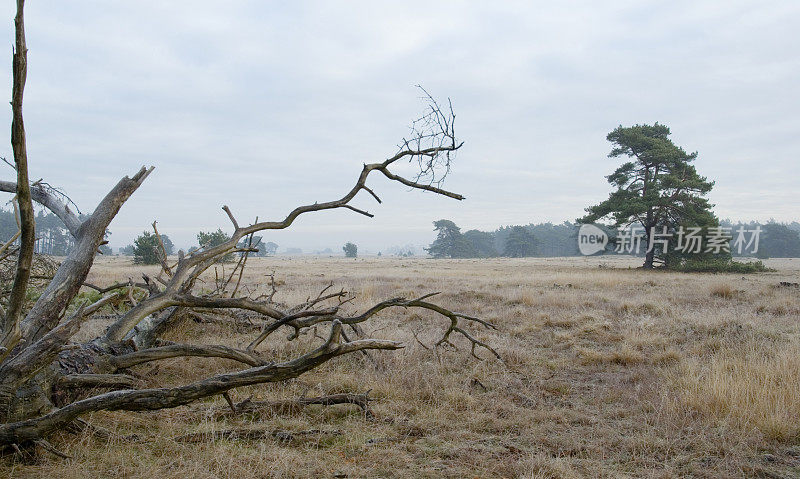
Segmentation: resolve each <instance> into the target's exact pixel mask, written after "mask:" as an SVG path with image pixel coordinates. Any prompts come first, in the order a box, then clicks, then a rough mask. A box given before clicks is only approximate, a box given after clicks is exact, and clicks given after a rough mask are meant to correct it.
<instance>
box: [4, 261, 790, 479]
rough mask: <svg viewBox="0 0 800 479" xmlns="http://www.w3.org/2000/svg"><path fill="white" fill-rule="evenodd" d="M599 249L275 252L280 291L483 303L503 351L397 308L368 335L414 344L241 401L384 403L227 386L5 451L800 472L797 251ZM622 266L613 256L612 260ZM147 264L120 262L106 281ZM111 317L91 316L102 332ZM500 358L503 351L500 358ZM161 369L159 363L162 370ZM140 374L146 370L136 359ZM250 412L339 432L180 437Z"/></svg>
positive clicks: (111, 469)
mask: <svg viewBox="0 0 800 479" xmlns="http://www.w3.org/2000/svg"><path fill="white" fill-rule="evenodd" d="M602 263H604V267H603V268H600V267H599V266H600V264H601V262H600V261H599V260H596V259H593V258H588V259H587V258H568V259H519V260H511V259H498V260H453V261H447V260H428V259H392V258H379V259H360V258H359V259H357V260H348V259H343V258H326V259H306V258H264V259H257V260H256V261H253V264H252V266H253V267H252V269H251V270H250V272H249V273H248V274H247V275H246V283H247V287H248V288H249V289H250V290H251V291H256V290H259V291H260V290H264V288H265V287H266V284H267V278H266V276H265V275H266V274H268V273H269V272H271V271H273V270H275V271H276V276H277V278H278V279H279V280H280V281H283V282H285V284H284V285H283V286H281V288H280V292H279V294H278V296H277V297H276V299H278V300H280V301H285V302H287V303H291V302H297V301H301V300H303V299H305V298H306V297H307V296H309V295H312V294H315V293H316V292H317V291H318V290H319V289H321V288H322V287H324V286H325V285H326V284H328V283H329V282H330V281H334V282H336V283H337V285H341V286H343V287H345V288H346V289H348V290H349V291H353V292H355V293H357V294H359V298H358V300H357V301H356V302H355V304H354V305H353V307H354V309H359V310H363V308H364V307H366V306H367V305H368V303H369V302H372V301H378V300H381V299H384V298H389V297H394V296H397V295H408V296H411V295H414V294H422V293H425V292H430V291H442V292H443V294H442V295H441V296H440V298H439V301H440V302H441V303H443V304H445V305H447V306H450V307H452V308H454V309H457V310H460V311H462V312H465V313H470V314H474V315H479V316H481V317H484V318H486V319H489V320H491V321H494V322H495V323H496V324H497V325H498V326H499V331H497V332H488V331H484V330H480V329H473V331H474V332H475V334H477V335H478V337H479V338H480V339H482V340H485V341H487V342H489V343H491V344H492V345H494V346H495V347H496V348H497V349H498V351H499V352H500V354H501V355H502V356H503V358H504V360H505V362H506V365H503V364H501V363H500V362H498V361H492V360H488V359H487V360H485V361H476V360H474V359H471V358H470V357H469V354H468V350H466V349H465V348H464V346H465V345H463V344H459V345H460V346H461V350H459V351H451V350H439V351H429V350H427V349H425V348H423V347H422V346H421V345H419V344H418V343H417V341H416V340H415V339H414V334H413V333H414V332H416V333H417V336H418V338H419V339H420V340H421V341H422V342H423V343H425V344H426V345H428V346H429V345H430V343H431V342H432V341H433V340H434V339H435V337H436V334H437V332H438V331H439V330H440V328H441V327H442V325H443V323H442V320H441V319H440V318H436V317H434V316H430V315H427V314H420V313H418V312H416V313H415V312H413V311H395V312H393V314H386V315H383V316H381V318H380V319H379V320H378V321H376V322H375V324H370V325H367V327H366V328H365V329H366V331H367V333H369V334H371V335H373V336H375V337H382V338H390V339H398V340H402V341H404V342H405V343H406V344H407V346H408V347H407V348H406V349H404V350H401V351H398V352H393V353H380V354H378V353H375V354H373V355H372V356H373V359H372V360H369V359H365V358H364V357H362V356H360V355H353V356H351V357H344V358H339V359H337V360H335V361H333V362H331V363H330V364H327V365H325V366H324V367H322V368H320V369H319V370H316V371H313V372H312V373H309V374H308V375H305V376H303V377H302V378H300V379H298V380H295V381H290V382H288V383H286V384H280V385H264V386H259V387H252V388H247V389H245V390H241V391H236V392H235V393H234V397H235V398H236V399H239V400H241V399H244V398H246V397H248V396H250V395H252V396H254V397H255V398H271V399H276V398H291V397H296V396H299V395H303V394H306V395H315V394H323V393H334V392H345V391H347V392H361V391H364V390H367V389H372V393H371V395H372V396H373V397H374V398H375V403H374V412H375V415H376V418H375V419H374V420H367V419H366V418H364V417H363V415H361V414H360V413H359V412H358V411H357V410H356V409H355V408H350V407H348V406H336V407H331V408H327V409H326V408H321V407H310V408H307V409H306V410H304V411H302V412H299V413H292V414H281V413H277V412H276V413H273V414H269V415H265V416H264V417H260V418H258V419H256V420H254V421H249V420H245V419H243V418H242V419H225V420H212V419H210V418H209V417H208V415H207V414H206V412H207V411H208V410H209V408H210V407H211V406H212V405H221V404H224V401H223V400H221V399H219V398H214V399H212V400H208V401H205V402H202V403H198V404H194V405H191V406H188V407H183V408H178V409H174V410H168V411H161V412H156V413H119V412H114V413H98V414H94V415H93V416H92V417H90V418H89V420H90V421H91V422H93V423H96V424H99V425H102V426H104V427H109V428H112V429H115V430H118V431H120V432H137V433H138V434H140V435H141V436H142V438H143V440H142V441H140V442H114V441H112V442H107V441H103V440H98V439H93V438H90V437H87V436H74V435H67V434H65V435H63V436H62V437H59V438H56V439H55V441H54V442H55V443H56V445H57V446H58V447H59V448H61V449H62V450H64V451H66V452H68V453H69V454H71V455H73V456H75V459H74V460H70V461H63V460H60V459H55V458H53V457H50V456H47V455H42V456H41V457H39V458H38V459H37V460H36V461H33V462H31V463H24V464H23V463H18V462H14V459H12V458H6V459H5V460H4V461H3V462H2V463H0V476H12V477H60V478H63V479H71V478H78V477H142V478H144V477H148V478H149V477H164V478H170V477H176V478H177V477H187V476H188V477H195V478H198V479H199V478H206V477H209V478H210V477H237V478H239V477H241V478H250V477H253V478H256V477H274V478H284V477H286V478H288V477H336V475H339V477H342V476H343V475H346V476H347V477H404V478H405V477H407V478H416V477H459V478H460V477H498V478H499V477H507V478H511V477H525V478H572V477H608V478H617V477H664V478H668V477H742V476H757V477H758V476H761V477H794V476H797V475H798V474H800V447H798V441H799V440H800V439H799V434H800V426H798V425H799V424H800V354H798V353H800V327H799V326H800V323H798V317H800V296H799V295H798V293H797V290H796V289H793V288H782V287H777V284H778V283H779V282H780V281H790V282H797V278H798V274H800V262H798V261H789V260H784V261H768V263H769V264H768V265H769V266H770V267H773V268H776V269H778V272H775V273H765V274H760V275H749V276H744V277H743V276H741V275H722V274H721V275H704V274H673V273H662V272H644V271H640V270H637V269H634V268H635V266H636V265H637V263H638V262H637V261H636V260H627V259H623V258H618V259H613V260H609V259H603V260H602ZM608 266H611V267H610V268H609V267H608ZM143 269H145V270H146V269H148V268H141V267H134V266H133V265H131V264H130V263H129V262H127V261H126V260H125V259H123V258H109V259H104V260H103V261H102V262H100V263H99V264H98V265H96V267H95V268H94V269H93V271H92V273H91V280H92V282H95V283H107V282H111V281H114V280H120V279H126V278H127V277H129V276H132V277H136V276H138V275H139V274H140V273H141V271H142V270H143ZM105 326H106V323H105V322H103V321H102V320H96V321H94V322H91V323H89V324H87V325H86V326H85V327H84V330H82V332H81V335H82V336H83V337H87V338H88V337H92V336H94V335H96V334H98V333H99V332H101V331H102V330H103V328H104V327H105ZM170 334H171V337H170V339H173V340H180V341H187V340H191V341H194V342H199V343H223V344H228V345H232V346H241V345H243V344H246V343H247V342H248V341H249V339H250V336H249V335H248V334H251V333H244V332H237V331H232V330H229V329H226V328H224V327H222V326H219V325H209V324H195V323H186V324H182V325H180V326H179V327H178V328H176V329H175V330H174V331H172V332H171V333H170ZM318 341H319V340H318V339H315V338H313V337H311V335H308V336H304V337H302V338H301V339H300V340H297V341H293V342H291V343H285V342H281V341H278V340H277V339H276V340H272V342H270V343H269V344H265V345H264V347H263V349H262V350H263V351H264V352H265V353H266V354H269V355H271V356H272V357H274V358H276V359H279V358H285V357H289V356H291V355H292V354H297V353H298V352H301V351H305V350H307V349H309V348H311V347H313V345H314V344H315V343H316V342H318ZM485 356H487V357H488V355H485ZM231 367H234V365H233V364H231V363H229V362H226V361H214V360H209V359H190V360H174V361H163V362H162V363H161V368H160V371H159V373H158V375H157V376H156V377H155V378H152V380H151V384H150V385H151V386H156V385H163V384H182V383H185V382H187V381H191V380H193V379H198V378H200V377H203V376H204V375H207V374H209V373H214V372H218V371H219V372H221V371H225V370H229V369H230V368H231ZM146 369H149V368H146ZM138 372H144V370H143V371H138ZM250 424H252V426H253V427H266V428H269V429H276V430H277V429H280V430H287V431H299V430H307V429H321V430H324V431H336V432H339V433H340V434H328V435H323V436H317V437H314V438H310V439H308V440H304V441H300V442H296V443H290V444H284V443H280V442H278V441H274V440H263V441H252V442H244V441H215V442H209V443H205V444H185V443H178V442H175V441H174V440H173V439H172V438H173V437H175V436H178V435H181V434H186V433H190V432H197V431H207V430H215V429H225V428H230V427H239V426H246V425H250Z"/></svg>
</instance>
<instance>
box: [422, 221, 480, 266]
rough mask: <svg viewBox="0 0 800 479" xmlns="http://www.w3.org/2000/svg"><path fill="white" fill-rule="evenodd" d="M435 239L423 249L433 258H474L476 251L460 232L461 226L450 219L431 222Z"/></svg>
mask: <svg viewBox="0 0 800 479" xmlns="http://www.w3.org/2000/svg"><path fill="white" fill-rule="evenodd" d="M433 227H434V230H435V231H436V232H437V234H436V239H435V240H434V241H433V243H431V245H430V246H429V247H427V248H425V251H427V252H428V254H429V255H431V256H433V257H434V258H474V257H475V256H477V252H476V250H475V247H474V246H473V245H472V243H470V242H469V240H468V239H466V238H464V235H462V234H461V228H459V227H458V226H456V224H455V223H453V222H452V221H450V220H439V221H434V222H433Z"/></svg>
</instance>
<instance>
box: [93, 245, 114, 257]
mask: <svg viewBox="0 0 800 479" xmlns="http://www.w3.org/2000/svg"><path fill="white" fill-rule="evenodd" d="M97 250H98V251H99V252H100V254H102V255H105V256H110V255H112V254H114V252H113V251H112V250H111V247H110V246H108V245H107V244H101V245H100V246H99V247H98V248H97Z"/></svg>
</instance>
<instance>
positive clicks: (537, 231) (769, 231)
mask: <svg viewBox="0 0 800 479" xmlns="http://www.w3.org/2000/svg"><path fill="white" fill-rule="evenodd" d="M433 225H434V230H435V231H436V233H437V234H436V239H435V240H434V241H433V243H431V244H430V246H428V247H427V248H425V250H426V251H427V252H428V254H429V255H430V256H433V257H434V258H495V257H509V258H522V257H555V256H580V251H579V250H578V241H577V234H578V228H579V227H580V225H579V224H577V223H571V222H569V221H565V222H564V223H561V224H553V223H539V224H528V225H516V226H503V227H501V228H499V229H497V230H495V231H479V230H474V229H473V230H469V231H466V232H463V233H462V232H461V228H460V227H458V226H457V225H456V224H455V223H454V222H453V221H450V220H444V219H443V220H439V221H435V222H434V223H433ZM720 226H721V227H724V228H731V231H732V232H733V233H735V231H736V229H737V228H739V227H740V226H743V227H744V228H746V229H748V230H752V229H755V228H756V227H757V226H760V227H761V233H760V235H759V244H758V250H757V252H756V253H755V254H753V253H752V252H748V251H743V252H742V254H739V253H738V252H737V251H735V249H733V248H732V250H731V254H732V255H733V256H738V257H744V256H754V257H756V258H760V259H764V258H798V257H800V223H798V222H797V221H794V222H792V223H778V222H775V221H770V222H768V223H758V222H755V221H751V222H747V223H745V222H738V223H733V222H731V221H730V220H723V221H721V222H720ZM608 254H614V252H613V248H611V250H610V251H608ZM640 255H644V249H643V250H642V251H641V253H640Z"/></svg>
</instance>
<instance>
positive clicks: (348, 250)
mask: <svg viewBox="0 0 800 479" xmlns="http://www.w3.org/2000/svg"><path fill="white" fill-rule="evenodd" d="M342 249H343V250H344V255H345V256H346V257H348V258H355V257H356V256H358V246H356V245H355V244H353V243H347V244H345V245H344V246H343V247H342Z"/></svg>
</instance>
